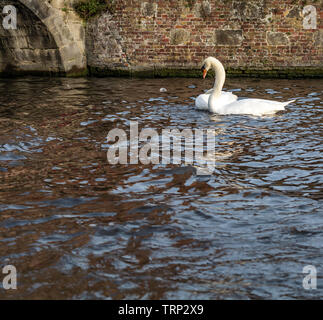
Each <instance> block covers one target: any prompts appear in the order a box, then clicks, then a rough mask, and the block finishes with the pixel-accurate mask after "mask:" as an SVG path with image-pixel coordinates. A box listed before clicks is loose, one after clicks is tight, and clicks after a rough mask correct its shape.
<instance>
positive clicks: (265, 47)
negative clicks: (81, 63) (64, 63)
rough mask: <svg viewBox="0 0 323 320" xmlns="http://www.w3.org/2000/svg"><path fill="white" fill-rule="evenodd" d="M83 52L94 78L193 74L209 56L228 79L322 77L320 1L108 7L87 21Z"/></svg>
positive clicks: (160, 1)
mask: <svg viewBox="0 0 323 320" xmlns="http://www.w3.org/2000/svg"><path fill="white" fill-rule="evenodd" d="M305 5H313V6H314V7H315V8H316V16H317V19H316V21H317V26H316V29H305V28H304V26H303V22H304V19H307V18H304V16H303V13H302V11H303V7H304V6H305ZM310 24H311V22H310V21H309V23H307V25H310ZM86 45H87V52H88V65H89V66H90V69H91V71H92V73H94V74H100V73H102V74H113V73H117V74H122V73H129V72H131V73H136V74H141V73H142V74H144V75H149V74H151V75H172V74H174V75H181V73H183V74H185V75H187V74H188V73H191V74H194V72H196V71H194V70H196V69H198V68H200V66H201V62H202V60H203V59H204V58H206V57H208V56H215V57H217V58H218V59H219V60H221V61H222V62H223V63H224V65H225V67H226V69H227V70H228V71H229V73H235V74H242V75H243V74H268V75H281V74H294V75H295V74H296V75H304V74H305V75H306V74H308V75H318V76H323V72H322V70H323V1H322V0H319V1H318V0H313V1H312V2H309V1H307V3H305V1H298V0H287V1H284V2H283V1H277V0H253V1H243V0H209V1H203V0H178V1H174V0H146V1H139V0H115V10H114V12H113V13H112V14H111V13H108V12H107V13H104V14H102V15H100V16H98V17H96V18H94V19H93V20H92V21H90V22H88V25H87V35H86ZM182 70H187V71H186V72H182ZM191 70H193V71H191Z"/></svg>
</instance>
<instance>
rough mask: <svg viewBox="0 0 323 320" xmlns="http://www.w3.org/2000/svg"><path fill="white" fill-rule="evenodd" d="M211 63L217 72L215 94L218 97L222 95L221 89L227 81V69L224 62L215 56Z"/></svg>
mask: <svg viewBox="0 0 323 320" xmlns="http://www.w3.org/2000/svg"><path fill="white" fill-rule="evenodd" d="M211 65H212V68H213V70H214V72H215V82H214V91H213V95H214V97H215V98H217V97H219V96H220V95H221V91H222V88H223V85H224V82H225V70H224V67H223V65H222V63H221V62H220V61H219V60H218V59H215V58H213V59H212V62H211Z"/></svg>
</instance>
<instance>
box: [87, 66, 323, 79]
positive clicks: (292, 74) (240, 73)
mask: <svg viewBox="0 0 323 320" xmlns="http://www.w3.org/2000/svg"><path fill="white" fill-rule="evenodd" d="M89 75H91V76H97V77H135V78H172V77H182V78H200V77H202V74H201V70H200V69H176V68H174V69H170V68H169V69H168V68H161V69H150V70H143V71H142V70H141V71H136V70H131V69H108V68H107V69H102V68H94V67H90V68H89ZM227 75H228V77H250V78H256V77H257V78H285V79H286V78H287V79H295V78H323V68H304V67H303V68H286V69H270V70H259V69H243V68H237V69H234V68H228V69H227ZM208 76H209V77H214V74H213V73H212V72H210V73H209V74H208Z"/></svg>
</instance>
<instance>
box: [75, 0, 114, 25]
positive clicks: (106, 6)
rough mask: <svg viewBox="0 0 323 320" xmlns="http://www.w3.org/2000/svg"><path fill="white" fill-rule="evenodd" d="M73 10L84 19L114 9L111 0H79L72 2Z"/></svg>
mask: <svg viewBox="0 0 323 320" xmlns="http://www.w3.org/2000/svg"><path fill="white" fill-rule="evenodd" d="M73 8H74V10H75V12H76V13H77V14H78V15H79V16H80V17H81V18H82V19H84V20H85V21H87V20H88V19H90V18H92V17H94V16H96V15H98V14H100V13H102V12H103V11H110V12H111V13H112V12H113V11H114V1H113V0H79V1H77V2H76V3H74V5H73Z"/></svg>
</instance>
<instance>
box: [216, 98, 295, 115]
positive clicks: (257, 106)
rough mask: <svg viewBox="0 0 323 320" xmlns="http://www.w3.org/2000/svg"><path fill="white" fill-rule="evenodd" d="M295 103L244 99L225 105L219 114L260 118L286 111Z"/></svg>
mask: <svg viewBox="0 0 323 320" xmlns="http://www.w3.org/2000/svg"><path fill="white" fill-rule="evenodd" d="M294 101H295V100H293V101H288V102H278V101H272V100H263V99H243V100H238V101H235V102H233V103H230V104H228V105H223V106H222V107H220V108H219V110H217V112H218V113H221V114H252V115H257V116H260V115H266V114H273V113H276V112H278V111H281V110H285V106H287V105H288V104H290V103H292V102H294Z"/></svg>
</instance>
